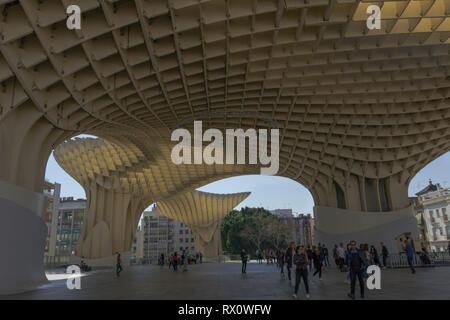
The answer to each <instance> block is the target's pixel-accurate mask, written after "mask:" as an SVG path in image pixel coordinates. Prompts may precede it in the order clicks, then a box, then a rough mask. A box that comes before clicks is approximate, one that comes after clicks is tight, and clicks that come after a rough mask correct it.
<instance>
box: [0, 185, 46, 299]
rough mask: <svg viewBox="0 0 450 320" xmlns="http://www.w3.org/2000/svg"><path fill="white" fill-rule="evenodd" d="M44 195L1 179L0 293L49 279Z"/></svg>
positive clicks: (35, 284)
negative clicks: (45, 261)
mask: <svg viewBox="0 0 450 320" xmlns="http://www.w3.org/2000/svg"><path fill="white" fill-rule="evenodd" d="M45 204H46V201H45V196H44V195H43V194H39V193H35V192H32V191H29V190H27V189H25V188H21V187H18V186H15V185H12V184H9V183H6V182H4V181H0V212H1V214H0V254H1V256H2V259H1V263H0V295H2V294H15V293H21V292H25V291H28V290H32V289H34V288H35V287H37V286H40V285H43V284H46V283H48V281H47V277H46V276H45V273H44V265H43V260H44V250H45V239H46V236H47V226H46V224H45V222H44V221H43V220H42V219H41V218H40V217H41V215H42V213H43V212H44V210H45Z"/></svg>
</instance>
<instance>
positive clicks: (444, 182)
mask: <svg viewBox="0 0 450 320" xmlns="http://www.w3.org/2000/svg"><path fill="white" fill-rule="evenodd" d="M449 168H450V152H447V153H446V154H444V155H442V156H441V157H439V158H437V159H435V160H434V161H433V162H431V163H429V164H428V165H427V166H426V167H425V168H423V169H422V170H421V171H420V172H419V173H418V174H417V175H416V176H415V177H414V178H413V180H412V182H411V184H410V185H409V194H410V195H414V193H415V192H417V191H419V190H420V189H422V188H424V187H425V186H426V185H427V184H428V179H432V180H433V182H435V183H440V184H441V186H443V187H448V186H450V170H449ZM46 179H47V180H49V181H51V182H58V183H60V184H61V196H62V197H74V198H85V197H86V196H85V193H84V190H83V188H82V187H81V186H80V185H79V184H78V183H77V182H76V181H75V180H73V179H72V178H71V177H70V176H69V175H68V174H67V173H65V171H64V170H63V169H62V168H61V167H60V166H59V165H58V164H57V163H56V161H55V159H54V158H53V154H52V155H51V156H50V159H49V161H48V164H47V171H46ZM199 190H201V191H206V192H213V193H234V192H244V191H250V192H251V193H252V194H251V195H250V196H249V197H248V198H247V199H246V200H245V201H243V202H242V203H241V204H240V205H239V206H238V207H237V208H240V207H242V206H249V207H264V208H266V209H270V210H271V209H279V208H280V209H284V208H292V209H293V211H294V212H295V213H312V212H313V209H312V208H313V206H314V201H313V199H312V196H311V194H310V193H309V191H308V190H307V189H306V188H305V187H303V186H302V185H301V184H299V183H297V182H295V181H293V180H291V179H288V178H283V177H275V176H260V175H252V176H240V177H233V178H228V179H224V180H220V181H216V182H213V183H211V184H209V185H206V186H204V187H202V188H200V189H199Z"/></svg>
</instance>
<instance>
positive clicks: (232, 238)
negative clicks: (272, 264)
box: [221, 207, 285, 254]
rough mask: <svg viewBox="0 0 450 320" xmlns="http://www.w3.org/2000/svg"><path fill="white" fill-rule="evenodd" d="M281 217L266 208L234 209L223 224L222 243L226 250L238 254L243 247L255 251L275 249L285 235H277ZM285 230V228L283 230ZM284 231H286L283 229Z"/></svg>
mask: <svg viewBox="0 0 450 320" xmlns="http://www.w3.org/2000/svg"><path fill="white" fill-rule="evenodd" d="M279 221H280V220H279V219H278V218H277V217H276V216H275V215H273V214H272V213H270V212H269V211H267V210H265V209H264V208H249V207H245V208H242V209H241V210H240V211H237V210H233V211H231V212H230V213H229V214H228V215H227V216H225V218H224V219H223V222H222V225H221V234H222V244H223V248H224V250H225V251H226V252H228V253H231V254H238V253H239V252H240V251H241V249H242V248H245V249H246V250H247V252H249V253H254V252H255V251H256V249H259V250H264V249H266V248H271V249H275V248H276V244H281V243H282V240H283V239H284V237H285V236H283V235H281V236H279V235H278V236H275V230H281V229H280V228H278V227H272V226H274V225H278V224H279ZM281 231H283V230H281ZM283 232H284V231H283Z"/></svg>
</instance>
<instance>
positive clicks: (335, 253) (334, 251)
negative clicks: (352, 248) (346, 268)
mask: <svg viewBox="0 0 450 320" xmlns="http://www.w3.org/2000/svg"><path fill="white" fill-rule="evenodd" d="M337 251H338V245H337V244H335V245H334V248H333V259H334V263H335V264H336V266H337V267H339V256H338V253H337Z"/></svg>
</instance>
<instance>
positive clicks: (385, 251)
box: [380, 242, 389, 269]
mask: <svg viewBox="0 0 450 320" xmlns="http://www.w3.org/2000/svg"><path fill="white" fill-rule="evenodd" d="M380 245H381V256H382V257H383V269H386V268H387V258H388V256H389V251H388V249H387V247H386V246H385V245H384V243H383V242H381V243H380Z"/></svg>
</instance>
